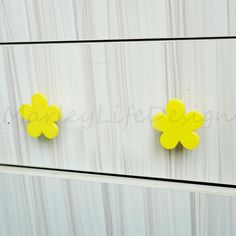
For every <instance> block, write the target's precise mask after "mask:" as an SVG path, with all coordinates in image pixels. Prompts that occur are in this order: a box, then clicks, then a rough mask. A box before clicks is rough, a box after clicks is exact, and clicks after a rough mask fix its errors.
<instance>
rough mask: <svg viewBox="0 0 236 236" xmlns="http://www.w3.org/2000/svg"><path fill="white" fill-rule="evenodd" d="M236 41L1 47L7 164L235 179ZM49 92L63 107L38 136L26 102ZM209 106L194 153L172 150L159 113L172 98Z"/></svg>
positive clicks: (1, 158) (1, 140)
mask: <svg viewBox="0 0 236 236" xmlns="http://www.w3.org/2000/svg"><path fill="white" fill-rule="evenodd" d="M235 61H236V40H217V41H212V40H210V41H188V42H186V41H185V42H183V41H177V42H146V43H142V42H139V43H134V42H132V43H107V44H103V43H97V44H59V45H58V44H55V45H53V44H51V45H26V46H22V45H18V46H4V47H1V48H0V107H1V110H0V119H1V122H0V131H1V132H0V144H1V149H0V162H1V163H8V164H18V165H30V166H40V167H50V168H62V169H75V170H83V171H95V172H107V173H118V174H128V175H141V176H152V177H163V178H175V179H185V180H194V181H209V182H218V183H228V184H236V159H235V156H236V146H235V139H236V136H235V133H236V121H235V114H236V107H235V103H236V94H235V91H234V90H235V87H236V80H235V78H236V69H235V68H236V67H235ZM39 91H40V92H43V93H45V94H47V96H48V97H49V101H50V103H51V104H57V105H59V106H61V109H62V111H63V113H64V117H63V120H62V121H61V122H60V128H61V133H60V135H59V137H58V138H57V139H55V140H54V141H48V140H45V139H43V138H40V139H32V138H30V137H29V136H28V134H27V132H26V123H25V122H23V120H22V119H21V117H20V116H19V114H18V109H19V107H20V106H21V105H22V104H24V103H29V102H30V101H31V96H32V95H33V94H34V93H35V92H39ZM173 97H178V98H181V99H182V100H183V101H185V102H186V105H187V110H188V111H190V110H193V109H198V110H200V111H202V112H203V113H205V115H206V124H205V127H204V128H203V129H201V130H200V131H199V133H200V136H201V139H202V143H201V145H200V147H199V148H198V149H196V150H194V151H187V150H183V149H182V148H181V147H178V148H177V149H176V150H174V151H166V150H164V149H163V148H162V147H161V146H160V143H159V135H160V134H159V133H157V132H155V130H153V129H152V127H151V124H150V117H151V116H152V115H154V114H156V113H157V112H160V111H161V110H163V109H164V107H165V105H166V103H167V101H168V99H171V98H173Z"/></svg>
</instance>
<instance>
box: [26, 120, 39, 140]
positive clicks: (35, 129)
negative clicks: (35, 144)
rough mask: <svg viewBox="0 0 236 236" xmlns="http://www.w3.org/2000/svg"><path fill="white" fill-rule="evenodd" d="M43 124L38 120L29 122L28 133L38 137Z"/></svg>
mask: <svg viewBox="0 0 236 236" xmlns="http://www.w3.org/2000/svg"><path fill="white" fill-rule="evenodd" d="M42 129H43V126H42V124H41V123H40V122H38V121H33V122H30V123H29V124H28V126H27V131H28V133H29V135H30V136H31V137H33V138H38V137H39V136H40V135H41V134H42Z"/></svg>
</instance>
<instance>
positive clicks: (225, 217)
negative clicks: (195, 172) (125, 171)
mask: <svg viewBox="0 0 236 236" xmlns="http://www.w3.org/2000/svg"><path fill="white" fill-rule="evenodd" d="M0 189H1V194H0V235H3V236H7V235H14V236H21V235H22V236H32V235H35V236H36V235H39V236H44V235H50V236H54V235H55V236H60V235H63V236H66V235H70V236H73V235H93V236H95V235H99V236H101V235H109V236H110V235H137V236H139V235H159V236H166V235H168V236H171V235H173V236H189V235H201V236H204V235H214V236H218V235H219V236H221V235H225V236H231V235H235V234H236V225H235V221H236V197H230V196H224V197H223V196H218V195H212V194H202V193H190V192H181V191H171V190H160V189H152V188H145V187H135V186H131V185H116V184H102V183H95V182H89V181H78V180H72V179H71V180H65V179H61V178H56V179H55V178H48V177H35V176H24V175H13V174H3V173H1V174H0Z"/></svg>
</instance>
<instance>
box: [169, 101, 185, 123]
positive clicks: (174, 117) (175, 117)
mask: <svg viewBox="0 0 236 236" xmlns="http://www.w3.org/2000/svg"><path fill="white" fill-rule="evenodd" d="M166 110H167V115H168V118H169V121H170V122H172V123H176V122H178V121H180V120H182V118H183V116H184V113H185V104H184V103H183V102H182V101H181V100H180V99H172V100H171V101H170V102H169V103H168V104H167V107H166Z"/></svg>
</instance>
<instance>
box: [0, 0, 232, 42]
mask: <svg viewBox="0 0 236 236" xmlns="http://www.w3.org/2000/svg"><path fill="white" fill-rule="evenodd" d="M235 11H236V2H235V1H234V0H197V1H196V0H188V1H185V0H178V1H177V0H148V1H146V0H127V1H126V0H99V1H96V0H50V1H41V0H17V1H15V0H0V41H1V42H8V41H11V42H16V41H48V40H49V41H50V40H98V39H128V38H163V37H164V38H166V37H170V38H172V37H212V36H234V35H236V16H235Z"/></svg>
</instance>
